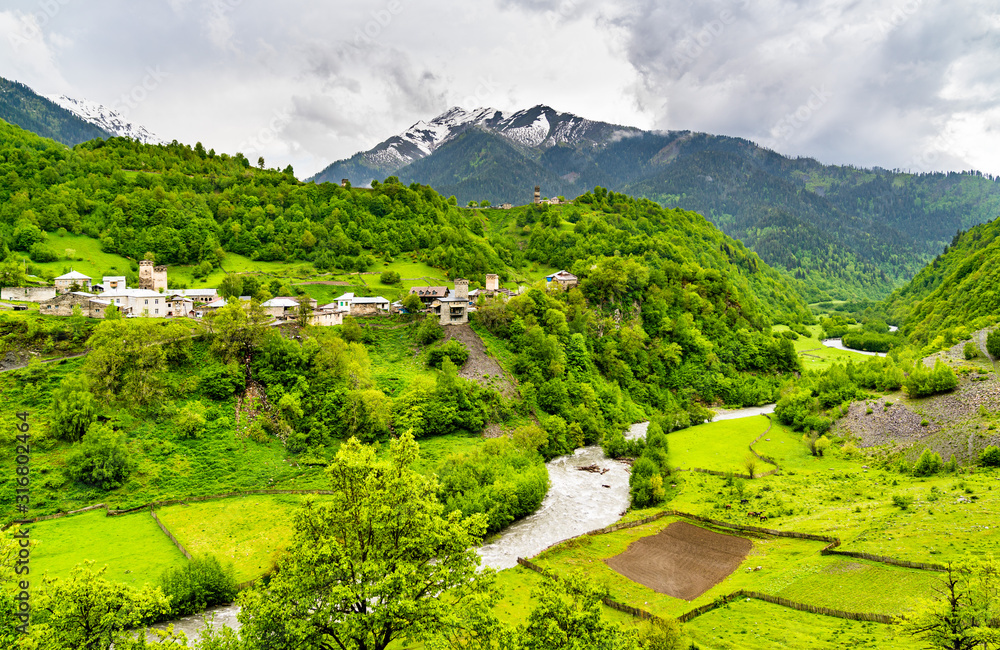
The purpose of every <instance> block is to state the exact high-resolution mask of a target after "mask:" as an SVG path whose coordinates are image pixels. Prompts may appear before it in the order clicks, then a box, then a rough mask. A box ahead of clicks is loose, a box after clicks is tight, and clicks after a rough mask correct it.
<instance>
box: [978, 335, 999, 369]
mask: <svg viewBox="0 0 1000 650" xmlns="http://www.w3.org/2000/svg"><path fill="white" fill-rule="evenodd" d="M987 334H989V329H981V330H979V331H978V332H976V342H977V343H978V344H979V351H980V352H981V353H982V355H983V356H984V357H986V358H987V359H989V360H990V363H996V362H997V360H996V359H994V358H993V357H992V356H991V355H990V353H989V352H988V351H987V350H986V335H987Z"/></svg>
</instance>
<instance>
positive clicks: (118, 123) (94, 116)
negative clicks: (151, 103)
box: [46, 95, 165, 144]
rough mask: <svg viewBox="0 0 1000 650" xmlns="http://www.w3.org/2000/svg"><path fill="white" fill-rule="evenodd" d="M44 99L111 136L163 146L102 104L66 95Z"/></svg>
mask: <svg viewBox="0 0 1000 650" xmlns="http://www.w3.org/2000/svg"><path fill="white" fill-rule="evenodd" d="M46 99H48V100H49V101H51V102H52V103H53V104H56V105H58V106H61V107H62V108H65V109H66V110H67V111H69V112H71V113H74V114H75V115H77V116H78V117H79V118H80V119H82V120H84V121H86V122H90V123H91V124H93V125H95V126H97V127H99V128H101V129H104V130H105V131H107V132H108V133H110V134H112V135H117V136H121V137H124V138H131V139H133V140H138V141H139V142H142V143H144V144H165V142H164V141H163V140H161V139H160V138H159V137H157V136H156V135H155V134H153V133H152V132H150V131H149V130H148V129H147V128H146V127H144V126H142V125H140V124H133V123H132V122H129V121H128V119H127V118H126V117H125V116H124V115H122V114H121V113H119V112H118V111H116V110H115V109H113V108H108V107H107V106H104V105H103V104H98V103H97V102H92V101H89V100H86V99H73V98H72V97H67V96H66V95H47V96H46Z"/></svg>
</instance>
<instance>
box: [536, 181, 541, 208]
mask: <svg viewBox="0 0 1000 650" xmlns="http://www.w3.org/2000/svg"><path fill="white" fill-rule="evenodd" d="M541 202H542V188H541V187H540V186H538V185H535V203H536V204H537V203H541Z"/></svg>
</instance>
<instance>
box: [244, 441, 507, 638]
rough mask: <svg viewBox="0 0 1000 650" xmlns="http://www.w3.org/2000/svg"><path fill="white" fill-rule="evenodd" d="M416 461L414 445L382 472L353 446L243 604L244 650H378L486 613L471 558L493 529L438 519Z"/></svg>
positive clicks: (432, 485) (365, 451)
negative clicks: (326, 493)
mask: <svg viewBox="0 0 1000 650" xmlns="http://www.w3.org/2000/svg"><path fill="white" fill-rule="evenodd" d="M417 457H418V446H417V443H416V442H415V441H414V440H413V437H412V435H409V434H405V435H403V436H402V437H401V438H399V439H398V440H394V441H392V443H391V448H390V453H389V457H388V458H387V459H385V460H379V459H377V458H376V450H375V448H374V447H370V446H365V445H362V444H361V443H359V442H358V441H357V440H356V439H354V438H351V439H350V440H348V441H347V442H346V443H345V444H344V445H343V446H342V447H341V449H340V451H339V452H338V453H337V458H336V460H335V461H334V463H333V464H332V465H331V466H330V468H329V469H328V470H327V473H328V475H329V478H330V482H331V483H332V485H331V488H332V490H333V492H334V495H333V496H332V498H331V499H330V500H329V501H324V502H323V503H310V504H309V505H307V506H306V508H305V509H304V510H303V511H302V512H301V513H300V514H299V515H297V517H296V521H295V537H294V541H293V543H292V544H291V546H290V547H289V551H288V554H287V556H286V557H285V558H284V560H283V561H282V562H281V564H280V566H279V568H278V571H277V573H276V574H275V576H274V577H273V578H272V580H271V581H270V583H269V584H268V585H267V586H266V587H262V588H259V589H257V590H251V591H248V592H245V593H244V594H243V595H242V596H241V603H242V605H243V610H242V612H241V613H240V621H241V622H242V624H243V627H242V630H241V631H240V637H241V640H242V643H241V644H240V646H241V647H245V648H250V649H253V650H264V649H267V650H284V649H291V648H296V649H299V648H301V649H306V648H308V649H323V650H326V649H337V650H381V649H382V648H385V647H386V646H388V645H389V644H390V643H391V642H393V641H397V640H402V641H407V642H414V641H423V640H428V639H431V638H435V637H440V636H442V635H450V634H455V633H456V632H459V631H460V630H461V629H463V628H464V627H465V625H466V622H467V621H470V620H471V619H474V618H475V617H476V616H478V615H481V614H483V613H484V610H486V609H487V608H489V606H490V604H491V603H490V601H491V598H490V597H489V591H490V584H491V574H490V573H489V572H487V573H485V574H484V573H479V572H478V571H477V568H478V565H479V558H478V556H477V555H476V552H475V549H474V548H473V547H474V546H475V545H476V544H478V543H479V542H480V540H481V536H482V534H483V531H485V529H486V517H485V516H484V515H481V514H480V515H474V516H472V517H467V518H463V517H462V516H461V514H460V513H457V512H455V513H452V514H451V515H449V516H448V517H443V516H442V514H441V513H442V506H441V504H440V503H439V502H438V501H437V499H436V497H435V494H436V492H437V482H436V480H435V479H434V478H432V477H427V476H423V475H420V474H418V473H416V472H415V471H413V470H412V469H411V465H412V463H413V462H414V461H415V460H416V459H417ZM459 633H460V632H459Z"/></svg>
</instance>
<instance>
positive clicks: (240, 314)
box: [206, 299, 272, 377]
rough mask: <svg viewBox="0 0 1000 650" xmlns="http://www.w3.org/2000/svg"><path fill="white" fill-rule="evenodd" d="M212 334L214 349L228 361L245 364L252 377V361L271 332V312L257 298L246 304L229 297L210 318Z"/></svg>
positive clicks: (247, 373) (248, 374) (208, 319)
mask: <svg viewBox="0 0 1000 650" xmlns="http://www.w3.org/2000/svg"><path fill="white" fill-rule="evenodd" d="M206 320H207V322H208V326H209V330H210V331H211V333H212V351H214V352H215V353H216V354H217V355H218V356H219V358H221V359H222V360H223V361H224V362H226V363H229V362H236V363H239V364H241V365H242V366H243V367H244V369H245V372H246V376H247V377H249V376H250V362H251V361H252V360H253V356H254V353H255V352H256V351H257V349H258V348H260V346H261V344H262V343H263V341H264V339H265V338H266V337H267V336H268V334H269V333H270V327H268V323H270V322H271V320H272V319H271V315H270V314H268V313H267V312H266V311H265V310H264V309H263V308H262V307H261V306H260V303H259V302H257V301H256V300H254V301H252V302H251V303H250V305H249V306H247V307H244V305H243V304H242V302H241V301H240V300H232V299H231V300H229V302H227V303H226V306H225V307H222V308H221V309H217V310H215V311H214V312H213V313H211V314H210V315H209V316H208V318H207V319H206Z"/></svg>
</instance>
